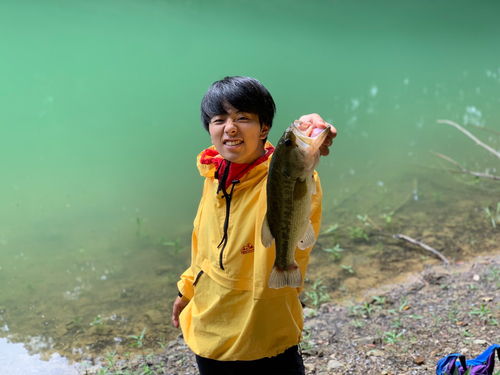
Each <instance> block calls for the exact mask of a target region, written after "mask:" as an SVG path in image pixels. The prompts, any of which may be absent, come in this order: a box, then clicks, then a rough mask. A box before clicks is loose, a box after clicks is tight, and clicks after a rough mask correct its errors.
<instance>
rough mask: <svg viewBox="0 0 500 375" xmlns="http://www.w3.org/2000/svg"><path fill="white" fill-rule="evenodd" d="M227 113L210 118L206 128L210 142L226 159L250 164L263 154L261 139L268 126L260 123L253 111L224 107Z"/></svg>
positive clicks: (265, 135) (267, 130) (264, 135)
mask: <svg viewBox="0 0 500 375" xmlns="http://www.w3.org/2000/svg"><path fill="white" fill-rule="evenodd" d="M226 110H227V112H228V113H227V114H222V115H217V116H214V117H212V118H211V119H210V123H209V125H208V130H209V132H210V137H211V138H212V144H213V145H214V146H215V148H216V149H217V151H218V152H219V154H220V155H221V156H222V157H223V158H224V159H226V160H228V161H230V162H232V163H238V164H251V163H253V162H254V161H255V160H257V159H258V158H259V157H261V156H262V155H264V154H265V152H266V151H265V149H264V142H263V140H264V139H265V138H266V137H267V134H268V133H269V126H267V125H262V127H261V125H260V122H259V116H258V115H256V114H255V113H248V112H240V111H239V110H238V109H236V108H233V107H228V108H226Z"/></svg>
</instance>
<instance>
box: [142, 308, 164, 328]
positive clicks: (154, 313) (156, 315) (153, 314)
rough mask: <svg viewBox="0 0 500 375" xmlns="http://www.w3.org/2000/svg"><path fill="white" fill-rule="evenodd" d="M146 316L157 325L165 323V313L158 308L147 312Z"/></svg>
mask: <svg viewBox="0 0 500 375" xmlns="http://www.w3.org/2000/svg"><path fill="white" fill-rule="evenodd" d="M146 318H148V319H149V320H150V321H151V323H153V324H155V325H159V324H163V323H165V319H163V315H162V314H161V312H160V311H158V310H149V311H147V312H146Z"/></svg>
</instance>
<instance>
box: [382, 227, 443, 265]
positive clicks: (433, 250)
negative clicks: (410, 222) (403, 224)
mask: <svg viewBox="0 0 500 375" xmlns="http://www.w3.org/2000/svg"><path fill="white" fill-rule="evenodd" d="M392 237H393V238H397V239H400V240H405V241H408V242H410V243H412V244H414V245H417V246H420V247H421V248H422V249H425V250H427V251H430V252H431V253H433V254H434V255H436V256H438V257H439V258H441V260H442V261H443V262H444V263H445V264H450V261H449V260H448V259H446V257H445V256H444V255H443V254H441V253H440V252H439V251H437V250H436V249H434V248H432V247H430V246H429V245H426V244H425V243H423V242H420V241H417V240H416V239H414V238H411V237H408V236H405V235H404V234H395V235H393V236H392Z"/></svg>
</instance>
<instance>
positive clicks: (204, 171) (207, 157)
mask: <svg viewBox="0 0 500 375" xmlns="http://www.w3.org/2000/svg"><path fill="white" fill-rule="evenodd" d="M264 148H265V150H266V153H265V154H264V155H262V156H261V157H260V158H258V159H257V160H255V161H254V162H253V163H252V164H236V163H230V166H229V178H228V179H227V186H226V188H228V187H229V186H230V185H231V182H232V181H234V180H238V179H240V178H241V177H243V176H244V175H245V174H247V173H248V172H249V171H250V170H252V169H253V168H255V167H256V166H258V165H259V164H262V163H263V162H265V161H267V160H268V159H269V157H270V156H271V155H272V153H273V152H274V147H273V145H272V144H271V143H270V142H269V141H266V144H265V146H264ZM197 165H198V170H199V171H200V174H201V175H202V176H203V177H214V178H216V179H218V176H217V170H219V169H220V170H224V169H225V168H226V165H227V160H225V159H224V158H223V157H222V156H221V155H220V154H219V152H218V151H217V150H216V149H215V147H214V146H211V147H209V148H207V149H206V150H204V151H202V152H201V153H200V154H199V155H198V158H197Z"/></svg>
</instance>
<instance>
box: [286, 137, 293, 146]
mask: <svg viewBox="0 0 500 375" xmlns="http://www.w3.org/2000/svg"><path fill="white" fill-rule="evenodd" d="M291 145H292V141H291V140H290V139H288V138H287V139H285V146H291Z"/></svg>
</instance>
